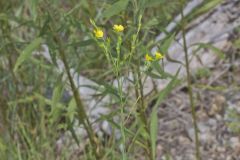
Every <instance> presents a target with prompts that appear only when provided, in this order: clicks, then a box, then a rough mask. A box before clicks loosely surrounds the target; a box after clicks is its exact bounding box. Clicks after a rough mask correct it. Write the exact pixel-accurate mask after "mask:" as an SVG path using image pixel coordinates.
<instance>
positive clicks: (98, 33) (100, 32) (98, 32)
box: [93, 28, 103, 38]
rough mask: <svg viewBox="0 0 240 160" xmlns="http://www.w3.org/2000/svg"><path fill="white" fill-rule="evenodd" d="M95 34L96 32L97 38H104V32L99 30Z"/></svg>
mask: <svg viewBox="0 0 240 160" xmlns="http://www.w3.org/2000/svg"><path fill="white" fill-rule="evenodd" d="M93 32H94V34H95V37H96V38H102V37H103V31H102V30H101V29H99V28H97V29H95V30H94V31H93Z"/></svg>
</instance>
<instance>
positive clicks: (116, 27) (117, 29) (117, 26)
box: [113, 24, 124, 32]
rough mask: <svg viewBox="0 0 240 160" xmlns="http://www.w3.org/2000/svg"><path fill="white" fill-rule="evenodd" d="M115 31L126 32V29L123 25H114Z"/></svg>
mask: <svg viewBox="0 0 240 160" xmlns="http://www.w3.org/2000/svg"><path fill="white" fill-rule="evenodd" d="M113 30H114V31H116V32H123V31H124V27H123V26H122V25H116V24H115V25H114V26H113Z"/></svg>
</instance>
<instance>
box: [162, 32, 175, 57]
mask: <svg viewBox="0 0 240 160" xmlns="http://www.w3.org/2000/svg"><path fill="white" fill-rule="evenodd" d="M174 37H175V34H172V35H170V36H169V37H167V38H166V39H165V40H164V42H163V43H162V44H161V46H160V49H161V51H162V52H163V54H166V53H168V48H169V47H170V45H171V44H172V41H173V40H174Z"/></svg>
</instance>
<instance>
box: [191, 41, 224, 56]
mask: <svg viewBox="0 0 240 160" xmlns="http://www.w3.org/2000/svg"><path fill="white" fill-rule="evenodd" d="M196 45H197V46H198V49H197V51H198V50H200V49H202V48H207V49H210V50H212V51H213V52H214V53H215V54H217V56H218V57H219V58H221V59H224V58H225V54H224V52H222V51H221V50H220V49H218V48H217V47H214V46H213V45H211V44H209V43H195V44H193V45H192V46H196Z"/></svg>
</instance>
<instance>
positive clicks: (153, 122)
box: [150, 69, 180, 159]
mask: <svg viewBox="0 0 240 160" xmlns="http://www.w3.org/2000/svg"><path fill="white" fill-rule="evenodd" d="M179 71H180V69H178V71H177V73H176V74H175V76H174V77H173V78H172V80H171V81H170V82H169V83H168V85H167V86H166V88H165V89H164V90H163V91H161V92H160V94H159V95H158V99H157V102H156V104H155V105H154V107H153V110H152V113H151V119H150V138H151V153H152V157H153V159H156V141H157V132H158V106H159V104H160V103H161V102H162V100H163V99H164V98H165V97H166V96H167V95H168V94H169V93H170V91H171V90H172V89H173V88H174V87H175V86H176V84H177V83H178V79H177V76H178V74H179Z"/></svg>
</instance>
